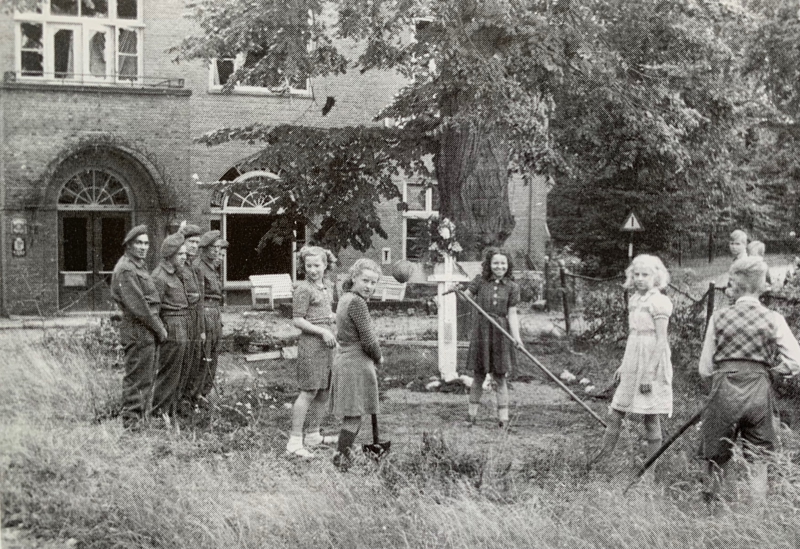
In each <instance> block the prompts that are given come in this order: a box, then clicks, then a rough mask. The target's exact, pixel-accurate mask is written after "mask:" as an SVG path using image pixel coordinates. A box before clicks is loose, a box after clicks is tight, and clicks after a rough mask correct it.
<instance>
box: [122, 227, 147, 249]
mask: <svg viewBox="0 0 800 549" xmlns="http://www.w3.org/2000/svg"><path fill="white" fill-rule="evenodd" d="M143 234H147V225H136V226H135V227H134V228H133V229H131V230H130V231H128V234H126V235H125V240H123V241H122V245H123V246H126V245H127V244H128V242H130V241H131V240H133V239H134V238H136V237H137V236H142V235H143Z"/></svg>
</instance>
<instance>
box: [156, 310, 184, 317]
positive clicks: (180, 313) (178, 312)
mask: <svg viewBox="0 0 800 549" xmlns="http://www.w3.org/2000/svg"><path fill="white" fill-rule="evenodd" d="M188 314H189V309H171V310H168V311H164V310H162V311H161V316H186V315H188Z"/></svg>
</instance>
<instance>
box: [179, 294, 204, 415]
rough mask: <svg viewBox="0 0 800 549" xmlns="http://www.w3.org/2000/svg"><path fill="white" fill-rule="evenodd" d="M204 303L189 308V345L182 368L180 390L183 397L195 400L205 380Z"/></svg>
mask: <svg viewBox="0 0 800 549" xmlns="http://www.w3.org/2000/svg"><path fill="white" fill-rule="evenodd" d="M202 314H203V304H202V303H200V304H198V305H196V306H194V307H190V308H189V317H188V319H187V324H188V328H189V346H188V348H187V349H186V358H185V360H184V361H183V369H182V370H181V380H180V392H181V395H182V396H183V398H185V399H188V400H194V399H195V398H197V396H198V395H199V394H200V387H201V385H202V381H203V378H202V376H203V371H204V368H203V364H202V361H203V348H202V347H201V345H202V344H203V342H202V341H200V334H201V333H202V332H201V326H202V322H201V321H202V318H203V317H202V316H201V315H202Z"/></svg>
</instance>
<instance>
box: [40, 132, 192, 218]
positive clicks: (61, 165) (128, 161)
mask: <svg viewBox="0 0 800 549" xmlns="http://www.w3.org/2000/svg"><path fill="white" fill-rule="evenodd" d="M87 169H97V170H102V171H106V172H109V173H112V174H114V176H116V177H117V178H118V179H120V180H121V181H123V182H124V183H125V184H127V186H128V188H129V189H130V191H131V199H132V201H133V204H132V207H133V210H134V212H135V213H136V215H137V217H139V216H142V217H143V218H149V217H152V216H153V215H158V214H159V213H160V212H162V211H163V210H165V209H170V208H174V207H175V202H176V201H175V199H174V193H173V192H171V191H170V190H169V188H168V185H167V184H166V182H165V181H164V178H163V177H162V176H161V173H160V172H159V170H158V169H157V168H156V166H155V165H154V163H153V162H152V161H150V159H148V158H147V157H146V156H145V155H144V154H142V153H140V152H139V151H136V150H134V149H130V148H127V147H124V146H121V145H119V144H110V143H102V142H99V143H83V144H82V145H81V146H78V147H71V148H69V149H67V150H65V151H63V152H62V154H60V155H58V157H57V158H56V159H55V160H54V162H53V163H51V169H50V170H48V171H49V173H48V177H47V179H48V182H47V186H46V191H45V193H44V195H43V197H42V203H41V204H40V206H41V207H42V208H44V209H51V208H53V207H54V205H55V204H56V203H57V202H58V198H59V194H60V193H61V190H62V188H63V186H64V184H65V183H66V182H67V181H69V180H70V179H71V178H72V177H75V176H76V174H79V173H80V172H83V171H85V170H87Z"/></svg>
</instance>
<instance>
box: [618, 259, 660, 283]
mask: <svg viewBox="0 0 800 549" xmlns="http://www.w3.org/2000/svg"><path fill="white" fill-rule="evenodd" d="M636 267H645V268H647V269H650V270H651V271H653V285H654V286H655V287H656V288H658V289H659V290H663V289H664V288H666V287H667V285H668V284H669V271H668V270H667V268H666V267H664V263H662V262H661V260H660V259H659V258H658V257H656V256H654V255H648V254H640V255H637V256H636V257H634V258H633V261H631V264H630V265H629V266H628V268H627V269H625V284H623V285H622V287H623V288H625V289H630V288H633V269H634V268H636Z"/></svg>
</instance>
